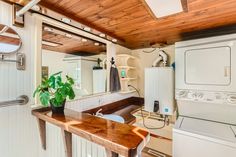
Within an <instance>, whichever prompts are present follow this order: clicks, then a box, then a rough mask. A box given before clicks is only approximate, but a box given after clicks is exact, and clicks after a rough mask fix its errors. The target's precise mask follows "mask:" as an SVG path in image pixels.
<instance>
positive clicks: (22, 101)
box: [0, 95, 29, 108]
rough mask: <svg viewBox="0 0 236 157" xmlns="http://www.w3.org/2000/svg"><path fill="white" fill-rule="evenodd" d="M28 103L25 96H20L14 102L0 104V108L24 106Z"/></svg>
mask: <svg viewBox="0 0 236 157" xmlns="http://www.w3.org/2000/svg"><path fill="white" fill-rule="evenodd" d="M28 102H29V98H28V96H26V95H21V96H19V97H18V98H16V100H10V101H3V102H0V108H1V107H7V106H14V105H26V104H27V103H28Z"/></svg>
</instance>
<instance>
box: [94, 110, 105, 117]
mask: <svg viewBox="0 0 236 157" xmlns="http://www.w3.org/2000/svg"><path fill="white" fill-rule="evenodd" d="M101 111H102V109H99V110H98V111H97V112H96V114H95V116H97V117H103V114H102V113H101Z"/></svg>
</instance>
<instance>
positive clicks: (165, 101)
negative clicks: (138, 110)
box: [144, 67, 175, 115]
mask: <svg viewBox="0 0 236 157" xmlns="http://www.w3.org/2000/svg"><path fill="white" fill-rule="evenodd" d="M174 106H175V100H174V70H173V68H172V67H152V68H146V69H145V107H144V109H145V110H146V111H148V112H159V113H160V114H163V115H173V112H174Z"/></svg>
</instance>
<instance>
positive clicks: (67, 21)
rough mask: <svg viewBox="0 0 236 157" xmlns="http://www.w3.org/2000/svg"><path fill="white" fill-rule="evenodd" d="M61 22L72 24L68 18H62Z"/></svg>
mask: <svg viewBox="0 0 236 157" xmlns="http://www.w3.org/2000/svg"><path fill="white" fill-rule="evenodd" d="M61 21H62V22H65V23H70V22H71V20H70V19H68V18H66V17H63V18H61Z"/></svg>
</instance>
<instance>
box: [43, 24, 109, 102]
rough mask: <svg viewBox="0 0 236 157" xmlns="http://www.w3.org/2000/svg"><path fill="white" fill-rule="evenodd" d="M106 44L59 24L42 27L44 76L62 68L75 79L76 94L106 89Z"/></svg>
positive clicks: (64, 73) (79, 96)
mask: <svg viewBox="0 0 236 157" xmlns="http://www.w3.org/2000/svg"><path fill="white" fill-rule="evenodd" d="M105 63H106V44H104V43H101V42H98V41H95V40H93V39H89V38H87V37H83V36H80V35H78V34H75V33H72V32H68V31H66V30H63V29H60V28H56V27H54V26H50V25H47V24H43V27H42V77H48V76H50V75H52V74H54V73H57V72H59V71H62V72H63V73H62V78H65V77H66V75H69V76H70V77H72V78H73V79H74V81H75V85H74V91H75V94H76V98H81V97H84V96H88V95H93V94H98V93H104V92H107V87H106V86H107V83H106V82H107V81H106V79H107V70H106V64H105Z"/></svg>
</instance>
